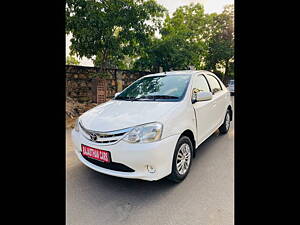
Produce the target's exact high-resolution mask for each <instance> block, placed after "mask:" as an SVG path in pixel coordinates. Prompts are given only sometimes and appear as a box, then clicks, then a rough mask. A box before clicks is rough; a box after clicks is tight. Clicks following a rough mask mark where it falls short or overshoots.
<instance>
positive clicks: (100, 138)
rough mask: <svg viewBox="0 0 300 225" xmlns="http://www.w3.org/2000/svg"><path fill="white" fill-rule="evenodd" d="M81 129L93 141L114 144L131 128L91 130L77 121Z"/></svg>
mask: <svg viewBox="0 0 300 225" xmlns="http://www.w3.org/2000/svg"><path fill="white" fill-rule="evenodd" d="M79 125H80V128H81V131H82V134H83V136H84V137H85V138H86V139H88V140H90V141H92V142H95V143H99V144H114V143H117V142H118V141H119V140H121V139H122V138H123V137H124V136H125V135H126V134H127V133H128V132H129V131H130V130H131V129H132V128H126V129H122V130H115V131H108V132H102V131H93V130H89V129H87V128H85V127H84V126H83V125H82V124H81V122H79Z"/></svg>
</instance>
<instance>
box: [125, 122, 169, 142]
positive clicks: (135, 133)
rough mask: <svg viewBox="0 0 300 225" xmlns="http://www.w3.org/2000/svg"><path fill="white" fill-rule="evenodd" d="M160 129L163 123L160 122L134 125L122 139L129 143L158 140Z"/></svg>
mask: <svg viewBox="0 0 300 225" xmlns="http://www.w3.org/2000/svg"><path fill="white" fill-rule="evenodd" d="M162 129H163V125H162V124H161V123H148V124H145V125H141V126H136V127H134V128H133V129H132V130H131V131H130V132H129V133H128V134H127V135H126V136H125V137H124V139H123V140H124V141H126V142H129V143H149V142H154V141H159V140H160V138H161V135H162Z"/></svg>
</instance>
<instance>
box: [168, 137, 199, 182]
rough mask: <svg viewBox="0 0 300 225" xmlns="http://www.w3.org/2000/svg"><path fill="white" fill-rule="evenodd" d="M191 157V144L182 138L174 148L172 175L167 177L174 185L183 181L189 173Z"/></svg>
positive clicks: (186, 138)
mask: <svg viewBox="0 0 300 225" xmlns="http://www.w3.org/2000/svg"><path fill="white" fill-rule="evenodd" d="M192 156H193V145H192V142H191V140H190V139H189V138H188V137H186V136H182V137H181V138H180V139H179V140H178V142H177V144H176V147H175V152H174V156H173V164H172V173H171V174H170V175H169V176H168V179H169V180H171V181H173V182H176V183H179V182H181V181H183V180H184V178H185V177H186V176H187V175H188V173H189V170H190V167H191V164H192Z"/></svg>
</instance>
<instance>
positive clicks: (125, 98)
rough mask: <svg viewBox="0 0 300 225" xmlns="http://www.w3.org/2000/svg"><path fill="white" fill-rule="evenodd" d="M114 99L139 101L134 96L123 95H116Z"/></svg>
mask: <svg viewBox="0 0 300 225" xmlns="http://www.w3.org/2000/svg"><path fill="white" fill-rule="evenodd" d="M115 99H116V100H125V101H139V98H135V97H127V96H126V97H123V96H117V97H116V98H115Z"/></svg>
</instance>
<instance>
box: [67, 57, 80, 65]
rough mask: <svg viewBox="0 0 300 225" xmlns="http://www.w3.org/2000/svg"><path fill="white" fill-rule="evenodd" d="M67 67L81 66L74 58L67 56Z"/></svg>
mask: <svg viewBox="0 0 300 225" xmlns="http://www.w3.org/2000/svg"><path fill="white" fill-rule="evenodd" d="M66 65H79V61H78V60H77V59H76V58H75V57H74V56H72V55H71V56H67V60H66Z"/></svg>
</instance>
